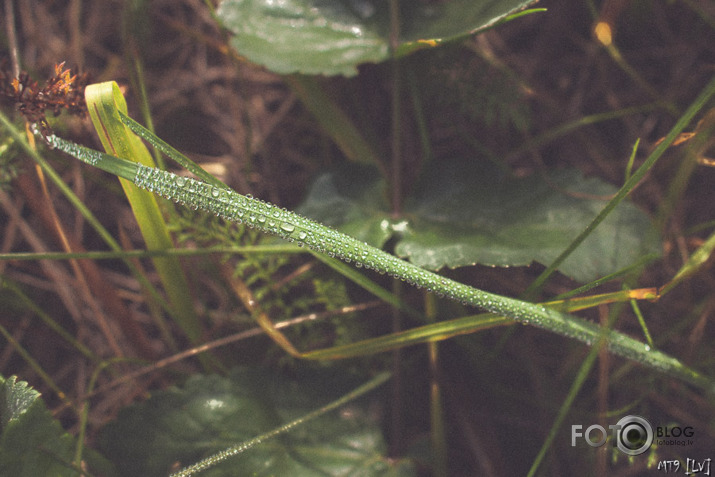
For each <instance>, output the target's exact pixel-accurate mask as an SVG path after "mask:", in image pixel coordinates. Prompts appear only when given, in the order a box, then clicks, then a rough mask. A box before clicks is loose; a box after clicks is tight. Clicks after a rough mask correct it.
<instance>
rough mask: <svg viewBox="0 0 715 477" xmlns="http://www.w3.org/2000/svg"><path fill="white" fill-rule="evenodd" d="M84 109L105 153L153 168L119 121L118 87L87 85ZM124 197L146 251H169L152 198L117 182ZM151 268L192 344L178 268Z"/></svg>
mask: <svg viewBox="0 0 715 477" xmlns="http://www.w3.org/2000/svg"><path fill="white" fill-rule="evenodd" d="M85 98H86V100H87V108H88V109H89V113H90V116H91V118H92V122H93V124H94V127H95V129H96V130H97V134H99V138H100V140H101V141H102V145H103V146H104V149H105V151H107V152H108V153H111V154H113V155H115V156H117V157H121V158H123V159H129V160H131V161H133V162H137V163H140V164H143V165H144V166H148V167H153V166H154V161H153V159H152V157H151V155H150V154H149V151H148V150H147V148H146V146H144V144H143V143H142V142H141V139H139V138H138V137H137V136H135V135H134V134H133V133H131V131H129V130H128V129H127V128H126V127H125V126H124V124H123V123H122V122H121V120H120V118H119V114H118V113H119V111H122V112H126V111H127V105H126V102H125V101H124V96H122V93H121V91H120V90H119V86H117V83H115V82H113V81H112V82H107V83H100V84H94V85H90V86H88V87H87V88H86V90H85ZM120 182H121V183H122V188H123V189H124V193H125V194H126V196H127V199H128V200H129V203H130V205H131V207H132V211H133V212H134V216H135V218H136V220H137V223H138V224H139V228H140V230H141V233H142V236H143V237H144V241H145V242H146V244H147V248H149V249H150V250H164V249H170V248H173V246H174V244H173V242H172V240H171V236H170V235H169V230H168V228H167V226H166V222H165V221H164V217H163V216H162V214H161V210H160V208H159V204H158V203H157V200H156V197H155V196H154V195H153V194H150V193H148V192H147V191H145V190H141V189H140V188H138V187H136V186H135V185H134V184H133V183H132V182H131V180H126V179H120ZM153 262H154V266H155V267H156V269H157V272H158V273H159V276H160V277H161V281H162V283H163V285H164V287H165V289H166V293H167V295H168V296H169V301H170V303H171V307H172V310H173V313H172V315H173V316H174V318H175V319H176V322H177V324H178V325H179V326H180V327H181V329H182V330H183V332H184V333H185V334H186V336H187V337H188V338H189V339H190V340H191V341H192V342H196V341H197V340H198V339H199V338H200V336H201V327H200V324H199V321H198V318H197V317H196V314H195V313H194V307H193V303H192V302H191V293H190V290H189V285H188V282H187V281H186V276H185V275H184V271H183V270H182V268H181V264H180V262H179V260H178V259H177V258H176V257H157V258H154V259H153Z"/></svg>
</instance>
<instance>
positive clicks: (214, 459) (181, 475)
mask: <svg viewBox="0 0 715 477" xmlns="http://www.w3.org/2000/svg"><path fill="white" fill-rule="evenodd" d="M388 379H390V374H389V373H381V374H378V375H377V376H375V377H374V378H372V379H371V380H370V381H368V382H367V383H365V384H363V385H362V386H359V387H357V388H355V389H354V390H352V391H350V392H349V393H347V394H346V395H344V396H342V397H341V398H339V399H336V400H335V401H333V402H331V403H329V404H327V405H325V406H323V407H321V408H320V409H316V410H315V411H312V412H309V413H308V414H306V415H305V416H303V417H300V418H298V419H296V420H295V421H291V422H289V423H288V424H285V425H283V426H281V427H278V428H276V429H273V430H272V431H269V432H266V433H265V434H261V435H260V436H258V437H254V438H253V439H250V440H248V441H246V442H243V443H241V444H238V445H236V446H233V447H229V448H228V449H226V450H224V451H221V452H218V453H216V454H214V455H212V456H210V457H207V458H206V459H203V460H201V461H199V462H197V463H196V464H194V465H192V466H189V467H186V468H184V469H182V470H181V471H179V472H176V473H174V474H171V476H170V477H189V476H191V475H194V474H198V473H199V472H202V471H204V470H207V469H209V468H211V467H213V466H215V465H216V464H218V463H220V462H223V461H225V460H226V459H228V458H230V457H234V456H237V455H239V454H242V453H243V452H245V451H247V450H248V449H250V448H251V447H255V446H256V445H258V444H260V443H262V442H265V441H267V440H269V439H273V438H274V437H277V436H279V435H281V434H285V433H286V432H288V431H290V430H292V429H293V428H295V427H298V426H300V425H301V424H304V423H306V422H308V421H310V420H313V419H315V418H316V417H320V416H322V415H323V414H325V413H328V412H330V411H332V410H334V409H337V408H339V407H340V406H342V405H344V404H347V403H348V402H350V401H352V400H354V399H357V398H358V397H360V396H362V395H363V394H366V393H368V392H370V391H372V390H373V389H376V388H378V387H379V386H381V385H382V384H384V383H385V382H386V381H387V380H388Z"/></svg>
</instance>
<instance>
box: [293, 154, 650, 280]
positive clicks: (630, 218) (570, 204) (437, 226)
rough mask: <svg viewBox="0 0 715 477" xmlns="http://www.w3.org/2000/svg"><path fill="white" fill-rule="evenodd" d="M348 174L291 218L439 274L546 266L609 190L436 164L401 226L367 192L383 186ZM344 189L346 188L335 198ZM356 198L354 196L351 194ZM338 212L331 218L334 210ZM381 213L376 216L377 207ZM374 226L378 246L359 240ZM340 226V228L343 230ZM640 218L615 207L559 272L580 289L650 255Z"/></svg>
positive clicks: (562, 174) (564, 176)
mask: <svg viewBox="0 0 715 477" xmlns="http://www.w3.org/2000/svg"><path fill="white" fill-rule="evenodd" d="M369 177H370V176H369V175H368V174H365V173H362V174H359V173H356V172H355V171H354V170H353V169H352V168H351V169H350V170H349V171H347V170H346V171H341V172H340V173H337V174H325V175H323V176H321V177H320V178H318V180H316V182H315V184H314V185H313V187H312V189H311V191H310V193H309V195H308V198H307V200H306V201H305V203H304V204H303V205H302V206H301V208H300V209H299V210H300V212H301V213H303V214H306V215H308V216H310V217H312V218H314V219H316V220H320V221H326V222H328V223H329V224H330V225H331V226H339V228H340V229H341V230H346V228H349V229H350V231H351V233H353V234H354V235H355V236H356V237H357V238H360V239H362V240H365V241H367V242H369V243H371V244H373V245H377V246H379V245H380V244H384V243H385V242H386V241H387V240H388V239H389V238H390V237H391V236H396V237H397V242H396V248H395V252H396V253H397V254H398V255H399V256H402V257H406V258H408V259H409V260H410V261H411V262H413V263H414V264H415V265H418V266H420V267H423V268H427V269H431V270H438V269H440V268H443V267H450V268H456V267H462V266H469V265H475V264H482V265H492V266H500V267H506V266H522V265H529V264H531V263H532V262H539V263H542V264H545V265H547V264H549V263H551V262H552V261H553V260H554V259H556V257H558V256H559V254H560V253H561V252H562V251H563V250H565V249H566V248H567V247H568V245H569V244H570V243H571V241H572V240H573V239H574V238H576V236H578V234H579V233H580V232H581V231H582V230H584V229H585V228H586V227H587V226H588V224H589V223H590V221H591V220H593V218H594V217H596V215H597V214H598V213H599V212H600V211H601V209H603V207H604V206H605V204H606V201H605V200H603V199H601V197H608V196H610V195H612V194H613V193H615V192H616V188H615V187H613V186H612V185H610V184H607V183H604V182H603V181H601V180H599V179H596V178H586V177H583V175H582V174H581V173H580V172H579V171H577V170H557V171H551V172H547V173H545V176H540V175H538V174H535V175H532V176H530V177H526V178H511V177H508V176H505V175H503V174H502V173H501V172H500V171H498V170H496V168H494V167H492V166H491V165H489V164H483V163H482V164H475V163H474V162H473V161H471V162H470V161H466V160H463V161H451V162H449V163H437V164H433V165H432V166H431V169H429V170H425V171H424V174H423V177H424V178H425V179H424V180H423V181H422V182H421V183H420V184H418V185H417V186H416V187H415V188H414V190H415V191H416V193H415V195H414V196H412V197H411V198H409V199H408V200H407V201H406V205H405V213H404V216H403V219H402V220H397V219H395V218H394V217H391V215H390V213H389V212H388V210H387V206H386V201H385V200H383V199H382V196H381V195H379V194H376V193H375V191H378V190H381V188H382V187H384V183H383V182H382V180H381V179H378V178H377V177H376V176H373V177H372V179H368V178H369ZM347 183H350V188H347V189H343V187H344V184H347ZM360 190H362V192H356V191H360ZM337 203H340V204H341V205H340V208H339V212H337V213H336V210H337V209H336V208H335V206H334V204H337ZM381 207H382V209H381V210H380V208H381ZM360 220H363V221H365V226H364V227H363V228H362V229H364V230H365V231H369V230H372V229H374V227H372V226H371V224H382V227H381V228H380V230H381V232H382V235H380V236H379V237H378V238H379V241H377V240H375V238H376V236H375V235H374V234H368V233H362V234H360V233H359V232H360V231H361V227H360V224H359V221H360ZM344 227H345V228H344ZM656 238H657V236H656V234H655V232H654V230H653V228H652V225H651V223H650V220H649V218H648V217H647V216H646V215H645V214H644V213H643V212H641V211H640V210H638V208H636V207H635V206H634V205H633V204H632V203H630V202H623V203H621V204H620V205H619V206H618V207H617V208H616V209H615V210H614V211H613V212H612V213H611V214H610V215H609V216H608V217H607V218H606V220H605V221H604V222H603V223H601V225H600V226H599V227H598V228H596V230H595V231H594V232H593V233H592V234H591V235H590V236H589V237H588V238H587V239H586V241H585V242H584V243H583V244H581V246H580V247H579V248H577V249H576V250H575V251H574V252H573V253H572V254H571V256H569V258H568V259H567V260H566V261H565V262H564V263H563V264H562V265H561V267H559V271H561V272H562V273H564V274H565V275H568V276H570V277H572V278H574V279H576V280H578V281H581V282H587V281H591V280H594V279H596V278H598V277H601V276H605V275H608V274H611V273H614V272H616V271H618V270H620V269H622V268H625V267H627V266H629V265H631V264H633V263H634V262H635V261H636V260H638V259H639V258H640V257H642V256H643V255H646V254H652V253H658V246H657V243H658V242H657V240H656Z"/></svg>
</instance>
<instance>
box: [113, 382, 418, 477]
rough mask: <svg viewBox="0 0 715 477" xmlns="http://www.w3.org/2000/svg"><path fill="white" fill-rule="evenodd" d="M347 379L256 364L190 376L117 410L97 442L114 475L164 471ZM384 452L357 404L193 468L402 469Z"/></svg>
mask: <svg viewBox="0 0 715 477" xmlns="http://www.w3.org/2000/svg"><path fill="white" fill-rule="evenodd" d="M354 384H355V382H354V381H353V382H352V383H349V382H348V380H346V379H345V378H344V377H341V376H340V375H337V374H336V373H330V372H326V373H323V372H321V373H318V374H316V373H301V374H300V376H298V377H297V379H295V380H288V379H286V378H284V377H280V376H278V375H276V374H273V373H272V372H270V371H264V370H258V369H253V370H241V371H235V372H233V373H232V374H231V376H230V378H224V377H219V376H193V377H191V378H189V380H188V381H187V382H186V384H185V385H184V386H183V388H181V389H178V388H171V389H169V390H167V391H163V392H159V393H156V394H155V395H154V396H153V397H152V398H151V399H150V400H149V401H147V402H145V403H143V404H139V405H136V406H133V407H130V408H127V409H125V410H124V411H123V412H122V413H121V414H120V415H119V418H118V419H117V421H116V422H115V423H113V424H111V425H110V426H108V427H107V429H106V430H105V431H106V432H105V433H104V435H103V438H102V446H103V447H104V449H105V453H106V455H109V456H110V457H111V458H112V459H113V460H114V462H115V463H116V465H117V467H119V468H120V470H121V472H122V475H141V476H146V477H149V476H155V475H156V476H160V475H161V476H165V475H167V474H168V471H169V470H170V469H171V470H178V468H180V467H184V466H187V465H190V464H193V463H194V462H197V461H199V460H200V459H202V458H205V457H207V456H209V455H212V454H214V453H216V452H218V451H221V450H224V449H226V448H228V447H231V446H234V445H236V444H239V443H241V442H244V441H246V440H249V439H251V438H253V437H255V436H258V435H260V434H262V433H264V432H266V431H269V430H271V429H273V428H275V427H278V426H280V425H281V424H283V423H286V422H288V421H291V420H293V419H295V418H298V417H300V416H303V415H305V414H307V413H308V412H310V411H312V410H314V409H316V408H319V407H320V406H322V405H324V404H326V402H327V401H329V400H330V399H331V398H333V397H339V396H340V395H341V394H342V393H343V392H345V391H348V390H349V389H350V386H351V385H354ZM361 403H362V404H361ZM385 452H386V447H385V442H384V440H383V437H382V434H381V432H380V429H379V427H378V426H377V424H376V423H375V422H374V419H373V417H371V414H370V413H369V411H368V408H367V407H366V406H365V404H364V402H363V401H357V402H353V403H350V404H347V405H346V406H345V407H343V408H341V410H340V411H337V412H332V413H329V414H326V415H324V416H321V417H319V418H316V419H315V420H313V421H308V422H307V423H305V424H303V425H301V426H299V427H297V428H295V429H294V430H291V431H290V432H288V433H287V434H285V435H284V436H282V437H280V438H276V439H271V440H267V441H264V442H262V443H260V444H259V445H258V446H256V447H254V448H252V449H250V450H247V451H246V452H245V453H243V454H240V455H237V456H235V457H232V458H230V459H228V460H227V461H225V462H222V463H220V464H218V465H216V467H213V468H211V469H209V470H207V471H206V472H204V473H202V475H207V476H235V475H253V476H264V475H265V476H269V475H290V476H325V475H360V476H377V475H379V476H387V475H397V474H396V472H397V471H398V470H399V469H404V467H403V466H393V465H392V464H389V463H388V461H387V457H386V456H385ZM177 464H178V465H177ZM403 475H407V474H403Z"/></svg>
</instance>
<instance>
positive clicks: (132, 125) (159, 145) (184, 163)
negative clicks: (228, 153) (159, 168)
mask: <svg viewBox="0 0 715 477" xmlns="http://www.w3.org/2000/svg"><path fill="white" fill-rule="evenodd" d="M118 112H119V119H121V121H122V123H124V125H125V126H126V127H128V128H129V129H130V130H131V131H132V132H133V133H134V134H136V135H137V136H139V137H140V138H142V139H144V140H145V141H147V142H148V143H149V144H151V145H152V146H153V147H154V148H155V149H157V150H158V151H161V152H163V153H164V154H166V155H167V156H168V157H169V158H171V159H173V160H174V161H176V163H177V164H179V165H180V166H181V167H183V168H184V169H186V170H187V171H189V172H191V173H192V174H194V175H195V176H196V177H198V178H199V179H201V180H202V181H204V182H206V183H207V184H211V185H212V186H215V187H223V188H226V189H227V188H228V186H227V185H226V184H224V183H223V182H221V181H220V180H219V179H218V178H216V177H215V176H212V175H211V174H209V173H208V172H206V171H205V170H204V169H203V168H202V167H201V166H199V165H198V164H196V163H195V162H194V161H192V160H191V159H189V158H188V157H186V156H185V155H183V154H182V153H180V152H179V151H177V150H176V149H174V148H173V147H172V146H170V145H169V144H167V143H166V142H165V141H164V140H163V139H161V138H160V137H158V136H157V135H156V134H154V133H153V132H152V131H150V130H149V129H147V128H145V127H144V126H142V125H141V124H139V123H138V122H136V121H134V120H133V119H132V118H130V117H129V116H127V115H126V114H124V113H123V112H122V111H118Z"/></svg>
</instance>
